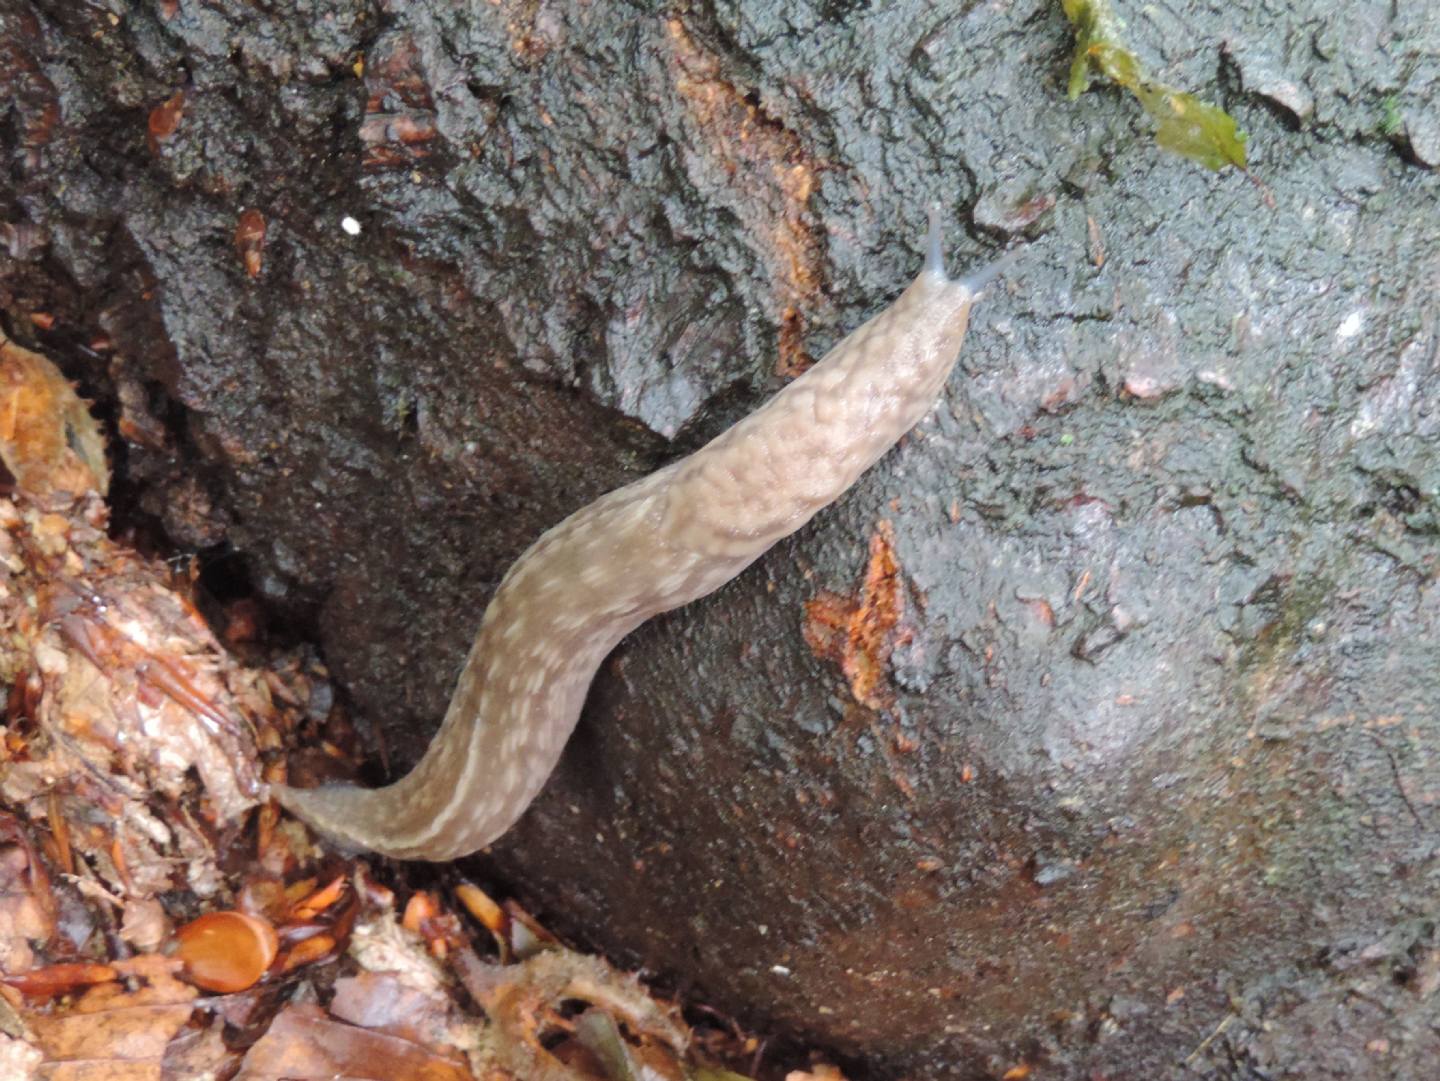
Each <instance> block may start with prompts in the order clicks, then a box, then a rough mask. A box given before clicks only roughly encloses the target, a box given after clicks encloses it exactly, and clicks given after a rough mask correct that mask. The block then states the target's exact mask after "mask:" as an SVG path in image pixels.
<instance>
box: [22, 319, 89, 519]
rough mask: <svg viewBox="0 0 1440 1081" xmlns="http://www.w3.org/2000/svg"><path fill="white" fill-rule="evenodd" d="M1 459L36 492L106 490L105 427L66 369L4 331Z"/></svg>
mask: <svg viewBox="0 0 1440 1081" xmlns="http://www.w3.org/2000/svg"><path fill="white" fill-rule="evenodd" d="M0 458H3V459H4V462H5V466H6V468H8V469H9V470H10V474H11V476H13V477H14V478H15V484H16V487H17V488H21V489H23V490H24V491H26V492H29V493H31V494H32V495H48V494H49V493H51V492H55V491H63V492H69V493H70V494H72V495H81V494H83V493H85V492H88V491H98V492H99V493H100V494H101V495H104V494H105V491H106V489H107V488H108V486H109V484H110V470H109V468H108V467H107V466H106V465H105V443H104V440H103V439H102V438H101V436H100V426H99V424H98V423H97V422H96V420H95V418H94V417H92V416H91V415H90V411H89V409H87V408H86V406H85V403H84V402H83V401H81V399H80V396H79V395H78V394H76V393H75V390H74V388H73V387H71V386H70V384H69V383H68V382H67V381H66V380H65V377H64V376H62V375H61V374H60V369H58V368H56V367H55V365H54V364H52V363H50V361H49V360H47V359H46V358H45V357H42V356H41V355H40V354H39V353H32V352H31V351H30V350H29V349H24V348H22V347H20V346H18V345H16V344H15V343H14V342H12V341H11V340H10V339H9V338H7V337H5V335H4V334H0Z"/></svg>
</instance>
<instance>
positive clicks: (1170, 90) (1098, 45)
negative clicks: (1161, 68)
mask: <svg viewBox="0 0 1440 1081" xmlns="http://www.w3.org/2000/svg"><path fill="white" fill-rule="evenodd" d="M1060 6H1061V7H1062V8H1063V9H1064V10H1065V17H1066V18H1067V19H1069V20H1070V23H1071V25H1073V26H1074V27H1075V56H1074V58H1073V59H1072V60H1071V62H1070V85H1069V87H1068V94H1069V97H1070V100H1071V101H1074V100H1075V99H1076V98H1078V97H1079V96H1080V95H1081V94H1083V93H1084V92H1085V91H1086V90H1087V89H1089V87H1090V83H1091V80H1092V78H1093V77H1094V76H1095V75H1097V74H1099V75H1102V76H1104V77H1105V78H1107V79H1109V80H1110V81H1111V82H1113V83H1116V84H1118V85H1120V86H1123V87H1124V88H1125V89H1127V90H1129V91H1130V92H1131V93H1132V94H1134V95H1135V97H1136V98H1137V99H1139V101H1140V104H1141V105H1142V106H1144V108H1145V111H1146V112H1147V113H1149V114H1150V116H1151V118H1152V119H1154V121H1155V123H1156V131H1155V141H1156V142H1157V143H1159V144H1160V145H1161V146H1162V147H1164V148H1165V149H1166V150H1171V151H1174V152H1175V153H1176V154H1183V155H1184V156H1185V157H1187V158H1189V159H1190V160H1191V161H1197V162H1199V163H1200V164H1201V165H1203V166H1205V167H1206V168H1207V169H1223V168H1224V167H1225V166H1227V165H1234V166H1236V167H1238V168H1240V169H1244V168H1245V133H1244V132H1243V131H1240V130H1238V129H1237V128H1236V126H1235V120H1234V118H1233V117H1231V116H1230V114H1229V113H1227V112H1225V110H1224V109H1221V108H1219V107H1218V106H1215V105H1211V104H1209V103H1208V102H1205V101H1201V100H1200V99H1199V98H1197V97H1196V96H1195V95H1194V94H1189V93H1186V92H1185V91H1183V90H1179V89H1176V88H1175V87H1173V86H1166V85H1165V84H1164V83H1157V82H1153V81H1152V80H1150V79H1149V78H1148V77H1147V76H1146V74H1145V69H1144V67H1143V66H1142V65H1141V63H1140V60H1139V59H1138V58H1137V57H1136V56H1135V54H1134V53H1133V52H1131V51H1130V50H1129V49H1128V48H1126V47H1125V42H1124V40H1123V39H1122V37H1121V31H1123V30H1124V28H1125V24H1124V23H1123V22H1122V21H1121V20H1120V18H1119V16H1117V15H1116V14H1115V12H1114V11H1113V10H1112V9H1111V7H1110V0H1060Z"/></svg>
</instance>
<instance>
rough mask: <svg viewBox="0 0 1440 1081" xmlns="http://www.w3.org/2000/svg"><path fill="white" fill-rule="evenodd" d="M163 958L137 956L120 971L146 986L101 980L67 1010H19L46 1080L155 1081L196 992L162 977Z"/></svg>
mask: <svg viewBox="0 0 1440 1081" xmlns="http://www.w3.org/2000/svg"><path fill="white" fill-rule="evenodd" d="M168 964H169V962H168V960H167V959H166V958H156V957H143V956H142V957H137V958H133V959H132V960H131V961H129V962H126V963H125V964H124V965H121V964H119V963H117V964H116V966H115V967H116V969H117V970H120V971H121V972H122V974H127V973H128V974H129V975H132V976H136V977H140V978H144V979H145V980H146V981H147V984H148V985H147V986H144V987H141V988H140V989H139V990H136V991H129V990H126V989H125V988H124V987H123V986H121V985H120V984H117V983H105V984H100V985H99V986H96V987H93V988H91V989H90V990H89V991H87V992H86V993H85V994H84V995H83V996H81V998H80V999H79V1001H77V1002H76V1003H75V1005H74V1007H73V1008H71V1009H69V1010H67V1011H64V1012H58V1013H40V1012H36V1011H31V1012H27V1013H26V1014H25V1023H26V1025H27V1026H29V1029H30V1031H31V1032H32V1033H33V1034H34V1036H35V1041H34V1042H35V1045H36V1046H37V1047H38V1048H39V1049H40V1051H41V1052H42V1053H43V1054H44V1056H45V1065H44V1067H43V1072H42V1073H41V1075H40V1076H42V1077H44V1078H45V1079H46V1081H94V1079H96V1078H104V1081H161V1077H162V1074H161V1063H162V1061H163V1059H164V1054H165V1048H166V1047H167V1046H168V1045H169V1043H170V1041H171V1040H172V1039H173V1038H174V1037H175V1034H176V1033H178V1032H179V1031H180V1029H181V1028H183V1027H184V1025H185V1023H186V1022H187V1021H188V1020H189V1019H190V1014H191V1012H192V1011H193V1005H192V999H193V998H194V997H195V994H196V991H195V989H194V988H193V987H187V986H185V985H184V984H182V983H179V982H177V981H175V980H174V979H172V978H170V977H169V976H168V973H167V971H166V966H167V965H168Z"/></svg>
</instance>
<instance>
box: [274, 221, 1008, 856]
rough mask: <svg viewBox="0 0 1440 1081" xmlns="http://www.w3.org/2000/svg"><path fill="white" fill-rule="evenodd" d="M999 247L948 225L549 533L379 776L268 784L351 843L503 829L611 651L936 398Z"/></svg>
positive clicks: (820, 500)
mask: <svg viewBox="0 0 1440 1081" xmlns="http://www.w3.org/2000/svg"><path fill="white" fill-rule="evenodd" d="M1004 262H1005V260H1002V261H1001V262H1000V263H996V264H993V265H992V266H991V267H990V268H988V269H986V270H983V271H981V272H980V273H978V274H976V275H973V276H971V277H969V278H962V279H960V280H958V281H952V280H951V279H949V278H947V277H946V275H945V267H944V262H943V259H942V257H941V251H940V225H939V217H938V214H937V213H936V211H935V210H933V209H932V210H931V212H930V230H929V239H928V252H927V255H926V258H925V265H924V268H923V269H922V270H921V272H920V274H919V276H918V277H917V278H916V279H915V280H914V281H913V282H912V283H911V284H910V285H909V287H907V288H906V289H905V291H904V292H903V293H901V294H900V296H899V298H898V299H896V301H895V302H894V303H893V304H892V305H891V306H890V307H888V308H886V309H885V310H884V311H882V312H880V313H879V314H878V315H876V316H875V317H874V318H872V319H871V320H870V321H869V322H867V323H865V324H864V325H863V326H861V327H860V328H859V329H858V330H856V331H854V332H853V333H851V334H849V335H848V336H847V337H846V338H844V339H843V340H842V341H841V342H840V343H839V344H838V345H836V346H835V348H833V349H832V350H830V352H829V353H827V354H826V355H825V356H824V357H823V358H822V359H821V360H820V361H819V363H817V364H816V365H815V366H814V367H812V368H811V369H810V370H809V371H807V372H805V374H803V375H801V376H800V377H799V378H798V379H796V380H795V381H794V382H792V383H790V384H789V385H788V386H786V387H785V388H784V389H783V390H781V391H780V392H779V393H778V394H776V395H775V397H773V398H772V399H771V400H770V401H769V402H767V403H766V404H765V405H763V406H762V407H761V408H760V409H758V410H756V411H755V412H754V413H752V414H750V415H749V416H747V417H745V418H744V419H743V420H741V421H739V422H738V423H737V424H735V425H734V426H733V427H731V428H730V429H728V430H727V431H725V432H723V433H722V434H720V435H719V436H717V437H716V438H715V439H713V440H712V441H711V442H709V443H707V444H706V445H705V446H704V447H702V448H700V449H699V450H697V451H696V452H695V453H693V454H691V455H689V456H688V457H686V458H682V459H680V460H679V461H677V462H674V463H672V464H670V465H668V466H666V467H664V468H663V469H660V470H658V471H657V472H655V473H652V474H650V475H649V476H648V477H645V478H643V479H641V480H638V481H636V482H635V483H633V484H629V485H627V486H625V487H623V488H619V489H616V490H615V491H613V492H610V493H609V494H607V495H604V496H601V497H600V498H599V499H597V500H595V502H593V503H591V504H590V505H589V506H587V507H583V508H582V509H580V510H578V511H576V512H575V513H574V514H572V515H571V516H570V517H568V518H566V519H565V520H564V521H563V522H561V523H560V524H559V525H557V526H555V527H554V528H553V529H550V530H549V531H548V532H546V533H545V534H543V535H542V536H541V537H540V539H539V540H537V541H536V542H535V543H534V544H533V545H531V546H530V548H529V549H528V550H527V551H526V552H525V553H524V554H523V555H522V556H521V557H520V558H519V559H518V560H516V562H515V565H514V566H512V567H511V568H510V570H509V572H508V573H507V574H506V575H505V578H504V579H503V580H502V581H501V583H500V588H499V589H498V590H497V591H496V593H495V596H494V598H493V599H492V600H491V602H490V605H489V607H488V608H486V609H485V615H484V617H483V618H482V620H481V623H480V630H479V633H478V634H477V635H476V636H475V642H474V644H473V645H472V646H471V649H470V654H469V657H468V659H467V660H466V662H465V667H464V670H463V671H462V672H461V673H460V678H459V681H458V682H457V684H456V687H455V692H454V695H453V696H452V697H451V699H450V705H449V708H448V709H447V710H446V713H445V719H444V722H443V723H442V725H441V727H440V731H439V732H438V734H437V735H436V736H435V738H434V740H433V741H432V742H431V744H430V746H429V748H428V749H427V750H426V752H425V755H424V757H423V758H422V759H421V760H420V763H419V764H418V765H417V766H416V767H415V768H414V770H413V771H411V772H410V773H409V774H408V775H406V776H405V777H403V778H401V779H400V780H398V781H396V782H395V783H393V784H391V785H388V786H387V787H384V788H377V789H363V788H358V787H355V786H350V785H331V786H323V787H320V788H309V789H298V788H290V787H286V786H274V787H273V788H272V791H273V793H274V795H275V797H276V798H277V799H278V800H279V801H280V802H281V803H282V804H283V805H284V806H285V807H287V808H289V809H290V810H291V811H292V812H294V813H295V814H296V815H298V816H299V817H300V818H302V819H303V820H305V821H306V822H308V823H309V824H310V825H312V826H314V827H315V828H316V829H318V830H319V831H320V832H321V833H323V834H326V835H328V836H329V837H331V838H333V839H335V840H337V841H339V842H340V843H342V844H344V845H347V846H349V847H360V848H368V849H372V850H374V851H375V852H379V853H382V854H384V855H386V856H393V857H397V858H401V859H426V860H449V859H454V858H457V857H460V856H464V855H468V854H469V853H471V852H474V851H475V850H476V849H479V848H482V847H484V846H485V845H487V844H489V843H490V842H491V841H494V840H495V839H496V838H497V837H499V836H500V835H501V834H503V833H504V832H505V831H506V830H507V829H509V828H510V826H511V825H512V824H513V823H514V822H515V820H516V819H517V818H519V817H520V815H521V814H522V813H523V812H524V811H525V808H526V807H527V806H529V804H530V801H531V800H532V799H534V798H535V795H536V794H537V793H538V792H539V791H540V788H541V787H542V786H543V785H544V784H545V781H546V779H547V778H548V777H549V776H550V771H551V770H552V769H553V768H554V766H555V763H556V761H557V760H558V759H559V757H560V752H561V750H562V749H563V748H564V746H565V741H566V740H567V739H568V738H569V736H570V732H571V730H572V729H573V728H574V727H575V722H576V720H577V719H578V718H579V716H580V709H581V706H582V705H583V704H584V700H585V694H586V692H587V690H588V689H589V687H590V682H591V680H592V679H593V677H594V675H595V672H596V670H597V669H598V668H599V666H600V663H601V661H603V660H604V659H605V655H606V654H607V653H609V652H610V651H611V650H612V649H613V648H614V647H615V646H616V644H617V643H619V641H620V640H621V639H622V638H624V637H625V636H626V635H627V634H629V633H630V632H631V631H632V630H634V629H635V628H636V627H637V626H639V625H640V624H641V623H643V622H644V621H645V620H647V619H649V618H650V617H651V616H653V615H656V614H657V613H659V612H666V611H669V610H670V609H672V608H678V607H680V606H681V605H683V604H688V603H689V602H690V601H693V600H695V599H696V598H697V597H703V596H704V595H705V594H707V593H710V592H711V591H713V590H715V589H718V588H719V587H720V586H722V585H724V584H725V583H726V582H728V581H730V579H732V578H734V577H735V576H736V575H738V574H739V573H740V572H741V571H743V570H744V569H745V568H746V567H748V566H749V565H750V564H751V563H753V562H754V561H755V560H756V559H757V558H759V557H760V555H761V554H763V553H764V552H765V551H766V550H767V549H768V548H769V547H770V546H771V545H773V544H774V543H775V542H776V541H778V540H780V539H781V538H782V537H786V536H788V535H790V534H791V533H793V532H795V531H796V530H797V529H799V528H800V527H801V526H803V525H804V524H805V523H806V522H808V521H809V520H810V518H811V517H812V516H813V515H814V514H815V513H816V512H817V511H818V510H820V509H821V508H822V507H824V506H825V505H826V504H828V503H832V502H834V501H835V500H836V499H838V498H839V497H840V496H841V495H842V494H843V493H844V492H845V490H846V489H847V488H849V487H850V485H851V484H853V483H854V482H855V479H856V478H857V477H859V476H860V474H861V473H863V472H864V471H865V470H866V469H867V468H869V466H870V465H871V464H873V463H874V462H875V461H876V460H877V459H878V458H879V457H880V456H881V455H882V454H884V453H885V452H886V451H887V450H888V449H889V448H890V447H891V446H892V445H893V444H894V443H895V442H896V441H897V440H898V439H899V438H900V437H901V436H902V435H904V434H905V433H906V432H907V431H909V430H910V428H911V426H913V425H914V424H915V423H916V422H917V421H918V420H919V419H920V418H921V417H923V416H924V415H925V414H926V413H927V412H928V411H929V410H930V407H931V406H932V405H933V404H934V402H935V399H936V397H937V396H938V395H939V393H940V389H941V387H942V386H943V385H944V383H945V380H946V378H947V377H948V376H949V374H950V370H951V368H952V367H953V366H954V364H955V360H956V357H957V356H958V355H959V352H960V344H961V342H962V341H963V340H964V337H965V328H966V326H967V324H968V322H969V318H970V308H971V305H972V304H973V303H974V302H975V300H976V299H977V298H978V297H979V296H980V294H981V291H982V289H983V288H984V286H985V284H986V283H987V282H988V281H989V280H990V279H991V278H992V277H993V276H994V275H996V274H998V273H999V272H1000V270H1001V268H1002V265H1003V263H1004Z"/></svg>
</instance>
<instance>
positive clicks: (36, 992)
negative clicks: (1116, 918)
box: [3, 962, 117, 998]
mask: <svg viewBox="0 0 1440 1081" xmlns="http://www.w3.org/2000/svg"><path fill="white" fill-rule="evenodd" d="M116 977H117V973H116V972H115V970H114V969H113V968H111V967H110V966H109V965H99V964H89V963H86V962H70V963H66V964H58V965H46V966H45V967H44V968H32V969H31V970H30V971H29V972H17V973H16V974H15V975H13V976H5V977H3V982H4V983H7V984H9V985H10V986H11V987H13V988H15V990H17V991H19V992H20V993H21V994H22V995H24V996H25V997H26V998H54V997H55V996H56V995H68V994H71V993H73V992H75V991H77V990H79V989H80V988H82V987H92V986H94V985H95V984H97V983H109V982H111V981H112V980H114V979H116Z"/></svg>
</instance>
